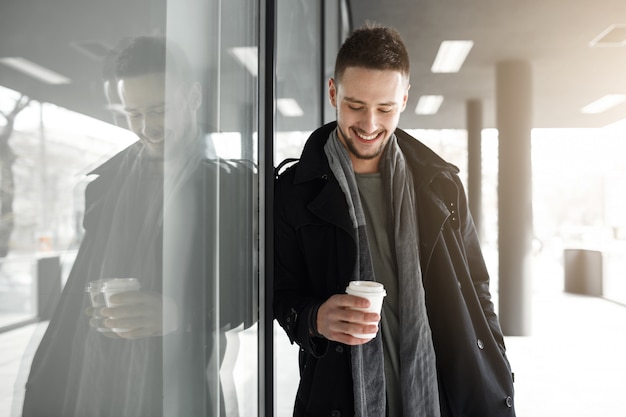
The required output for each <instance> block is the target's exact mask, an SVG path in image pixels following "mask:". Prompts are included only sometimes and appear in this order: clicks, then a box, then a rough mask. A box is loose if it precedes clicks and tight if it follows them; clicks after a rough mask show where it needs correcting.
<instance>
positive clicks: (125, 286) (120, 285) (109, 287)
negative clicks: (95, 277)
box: [102, 278, 141, 307]
mask: <svg viewBox="0 0 626 417" xmlns="http://www.w3.org/2000/svg"><path fill="white" fill-rule="evenodd" d="M140 288H141V285H140V284H139V281H138V280H137V278H111V279H107V280H106V281H105V282H104V285H103V286H102V293H103V294H104V302H105V304H106V306H107V307H115V306H118V305H121V304H116V303H112V302H111V296H112V295H113V294H117V293H120V292H128V291H137V290H139V289H140Z"/></svg>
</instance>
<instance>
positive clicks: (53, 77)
mask: <svg viewBox="0 0 626 417" xmlns="http://www.w3.org/2000/svg"><path fill="white" fill-rule="evenodd" d="M0 62H2V63H3V64H4V65H6V66H9V67H11V68H13V69H15V70H17V71H19V72H21V73H23V74H26V75H28V76H30V77H33V78H36V79H38V80H39V81H43V82H44V83H47V84H69V83H70V82H72V80H70V79H69V78H67V77H66V76H64V75H61V74H59V73H58V72H54V71H52V70H51V69H48V68H46V67H42V66H41V65H39V64H35V63H34V62H32V61H29V60H28V59H26V58H22V57H5V58H0Z"/></svg>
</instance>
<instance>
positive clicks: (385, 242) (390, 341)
mask: <svg viewBox="0 0 626 417" xmlns="http://www.w3.org/2000/svg"><path fill="white" fill-rule="evenodd" d="M356 182H357V185H358V187H359V194H360V196H361V204H362V205H363V211H364V212H365V221H366V223H367V237H368V242H369V246H370V252H371V256H372V263H373V264H374V274H375V277H376V281H378V282H380V283H382V284H383V285H384V286H385V290H386V291H387V296H386V297H385V300H384V302H383V311H382V314H381V332H382V333H381V334H382V338H383V350H384V357H385V380H386V384H387V387H386V388H387V407H388V415H389V416H394V417H395V416H402V397H401V391H400V354H399V347H400V341H399V336H400V335H399V326H400V320H399V316H398V312H399V308H400V306H399V299H398V272H397V271H398V268H397V265H396V258H395V255H394V253H395V251H394V249H393V241H392V236H391V235H390V233H389V230H393V229H391V227H390V217H389V213H388V209H387V203H386V198H385V195H384V192H383V185H382V178H381V175H380V173H375V174H356Z"/></svg>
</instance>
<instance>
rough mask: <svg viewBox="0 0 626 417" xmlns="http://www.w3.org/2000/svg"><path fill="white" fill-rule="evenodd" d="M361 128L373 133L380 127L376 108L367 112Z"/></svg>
mask: <svg viewBox="0 0 626 417" xmlns="http://www.w3.org/2000/svg"><path fill="white" fill-rule="evenodd" d="M361 128H362V129H363V130H364V131H365V132H367V133H373V132H375V131H376V130H377V129H378V115H377V114H376V110H375V109H371V110H367V111H366V112H365V115H364V118H363V120H362V126H361Z"/></svg>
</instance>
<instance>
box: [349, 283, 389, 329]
mask: <svg viewBox="0 0 626 417" xmlns="http://www.w3.org/2000/svg"><path fill="white" fill-rule="evenodd" d="M346 294H350V295H356V296H357V297H361V298H367V299H368V300H369V302H370V306H369V307H368V308H354V310H359V311H366V312H368V313H378V314H380V311H381V309H382V307H383V299H384V298H385V296H386V295H387V291H385V288H384V287H383V284H381V283H380V282H375V281H350V284H349V285H348V287H347V288H346ZM373 324H378V323H373ZM352 336H354V337H358V338H360V339H373V338H374V337H376V333H371V334H360V333H359V334H353V335H352Z"/></svg>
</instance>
